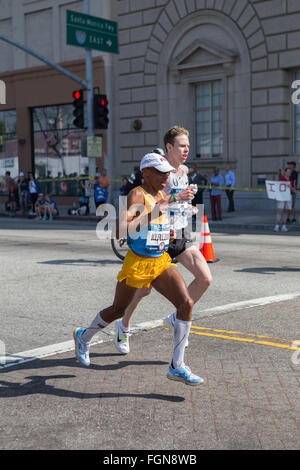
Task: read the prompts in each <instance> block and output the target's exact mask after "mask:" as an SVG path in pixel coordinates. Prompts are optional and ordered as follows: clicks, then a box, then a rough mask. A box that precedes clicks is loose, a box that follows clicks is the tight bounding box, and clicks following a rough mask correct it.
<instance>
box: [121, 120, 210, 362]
mask: <svg viewBox="0 0 300 470" xmlns="http://www.w3.org/2000/svg"><path fill="white" fill-rule="evenodd" d="M164 145H165V149H166V152H167V155H166V157H167V160H168V161H169V163H170V165H172V166H173V167H174V168H175V169H176V172H175V173H170V179H169V184H168V186H167V187H166V188H165V193H166V194H167V195H168V197H167V199H166V202H167V203H168V204H169V208H170V210H171V211H172V212H174V228H175V230H176V238H175V239H174V240H173V241H171V243H170V245H169V249H168V253H169V255H170V257H171V258H172V259H174V258H176V261H178V262H179V263H181V264H182V265H183V266H184V267H185V268H186V269H187V270H188V271H190V272H191V273H192V274H193V275H194V280H193V281H192V282H191V283H190V285H189V286H188V291H189V294H190V296H191V298H192V299H193V301H194V303H196V302H197V301H198V300H199V299H200V298H201V297H202V295H203V294H204V293H205V291H206V290H207V289H208V287H209V286H210V284H211V282H212V277H211V273H210V270H209V267H208V265H207V262H206V260H205V258H204V256H203V255H202V253H201V252H200V250H199V249H198V248H197V247H195V246H194V245H193V244H192V242H191V240H190V234H189V233H188V231H187V228H186V227H187V225H188V221H187V204H188V203H187V202H186V201H190V200H191V199H193V197H194V193H193V191H192V189H191V188H190V187H189V181H188V176H187V173H188V168H187V167H186V166H185V162H186V160H187V158H188V154H189V148H190V142H189V132H188V130H187V129H184V128H182V127H179V126H174V127H171V128H170V129H169V130H168V131H167V132H166V134H165V136H164ZM179 201H180V202H179ZM182 205H183V206H184V205H185V206H186V207H184V211H183V213H182V211H181V209H182ZM150 292H151V288H150V289H146V288H143V289H140V290H139V291H138V292H137V293H136V295H135V297H134V298H133V300H132V302H131V304H130V305H129V307H128V308H127V309H126V311H125V315H124V316H123V318H122V319H120V320H118V321H117V322H116V334H115V346H116V348H117V349H118V351H119V352H120V353H121V354H128V353H129V351H130V347H129V332H130V319H131V317H132V315H133V312H134V310H135V308H136V307H137V305H138V303H139V302H140V301H141V299H142V298H143V297H144V296H146V295H148V294H149V293H150ZM175 320H176V312H174V313H172V314H171V315H169V316H168V317H167V318H165V320H164V324H165V325H166V326H168V327H171V328H173V327H174V323H175ZM186 346H187V343H186Z"/></svg>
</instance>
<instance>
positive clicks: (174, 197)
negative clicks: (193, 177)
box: [172, 194, 177, 202]
mask: <svg viewBox="0 0 300 470" xmlns="http://www.w3.org/2000/svg"><path fill="white" fill-rule="evenodd" d="M172 196H173V199H174V202H177V201H176V196H175V194H172Z"/></svg>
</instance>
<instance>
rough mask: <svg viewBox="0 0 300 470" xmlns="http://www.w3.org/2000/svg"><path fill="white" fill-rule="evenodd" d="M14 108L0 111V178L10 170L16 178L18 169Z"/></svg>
mask: <svg viewBox="0 0 300 470" xmlns="http://www.w3.org/2000/svg"><path fill="white" fill-rule="evenodd" d="M16 122H17V118H16V110H15V109H12V110H8V111H0V178H1V179H3V178H4V175H5V172H6V171H10V174H11V177H12V178H16V177H17V176H18V171H19V159H18V142H17V135H16Z"/></svg>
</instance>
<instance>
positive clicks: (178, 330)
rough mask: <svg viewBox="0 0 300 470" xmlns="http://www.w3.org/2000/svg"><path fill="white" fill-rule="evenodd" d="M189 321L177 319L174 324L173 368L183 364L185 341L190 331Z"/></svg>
mask: <svg viewBox="0 0 300 470" xmlns="http://www.w3.org/2000/svg"><path fill="white" fill-rule="evenodd" d="M191 324H192V322H191V321H183V320H178V319H177V318H176V320H175V324H174V353H173V359H172V364H173V367H174V369H177V367H180V366H181V365H182V364H183V358H184V349H185V343H186V340H187V338H188V335H189V333H190V328H191Z"/></svg>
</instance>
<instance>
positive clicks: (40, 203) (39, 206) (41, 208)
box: [34, 193, 45, 220]
mask: <svg viewBox="0 0 300 470" xmlns="http://www.w3.org/2000/svg"><path fill="white" fill-rule="evenodd" d="M34 213H35V214H36V218H37V219H38V220H42V218H44V215H45V198H44V194H43V193H39V194H38V197H37V200H36V202H35V205H34Z"/></svg>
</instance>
